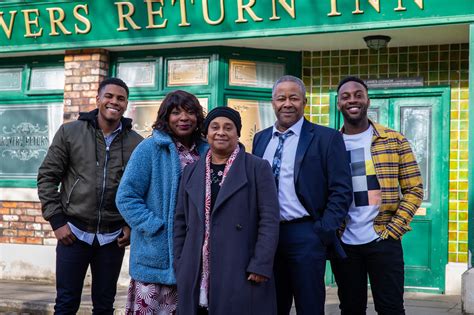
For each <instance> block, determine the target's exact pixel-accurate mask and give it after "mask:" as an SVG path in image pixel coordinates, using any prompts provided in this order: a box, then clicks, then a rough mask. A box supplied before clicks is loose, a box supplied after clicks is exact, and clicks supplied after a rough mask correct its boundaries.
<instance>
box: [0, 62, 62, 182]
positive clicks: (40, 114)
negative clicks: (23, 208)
mask: <svg viewBox="0 0 474 315" xmlns="http://www.w3.org/2000/svg"><path fill="white" fill-rule="evenodd" d="M63 59H64V57H63V56H49V57H28V58H21V59H19V58H5V59H1V60H0V71H1V70H5V69H11V68H18V69H21V86H20V89H19V90H16V91H0V157H1V160H2V163H1V165H0V187H25V188H28V187H31V188H34V187H36V177H37V170H38V167H39V165H40V164H41V162H42V160H43V158H44V156H45V154H46V151H47V149H48V147H49V143H50V142H51V140H52V137H53V135H54V132H53V130H56V128H57V127H58V126H59V124H60V123H62V104H63V91H62V90H61V91H60V90H48V91H32V90H31V89H30V80H31V79H30V74H31V69H32V68H40V67H45V68H46V67H51V66H54V67H57V66H58V65H59V66H62V64H63Z"/></svg>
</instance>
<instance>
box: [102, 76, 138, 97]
mask: <svg viewBox="0 0 474 315" xmlns="http://www.w3.org/2000/svg"><path fill="white" fill-rule="evenodd" d="M109 84H113V85H118V86H120V87H123V89H124V90H125V92H127V98H128V96H129V94H130V91H129V90H128V86H127V84H126V83H125V82H123V81H122V80H120V79H119V78H107V79H105V80H103V81H102V82H100V84H99V88H98V89H97V94H100V92H102V90H103V89H104V88H105V87H106V86H107V85H109Z"/></svg>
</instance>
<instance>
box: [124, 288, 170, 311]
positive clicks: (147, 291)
mask: <svg viewBox="0 0 474 315" xmlns="http://www.w3.org/2000/svg"><path fill="white" fill-rule="evenodd" d="M177 305H178V292H177V290H176V286H169V285H165V284H159V283H144V282H140V281H137V280H133V279H131V280H130V286H129V287H128V296H127V306H126V309H125V313H126V314H127V315H144V314H153V315H170V314H174V313H175V312H176V306H177Z"/></svg>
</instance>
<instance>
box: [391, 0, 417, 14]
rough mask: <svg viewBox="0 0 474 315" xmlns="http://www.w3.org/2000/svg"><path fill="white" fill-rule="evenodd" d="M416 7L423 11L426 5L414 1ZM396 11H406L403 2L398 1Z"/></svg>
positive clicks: (401, 0)
mask: <svg viewBox="0 0 474 315" xmlns="http://www.w3.org/2000/svg"><path fill="white" fill-rule="evenodd" d="M413 1H414V2H415V3H416V5H417V6H418V7H419V8H420V9H422V10H423V7H424V3H423V0H413ZM394 10H395V11H406V10H407V8H406V7H404V6H403V0H398V7H396V8H395V9H394Z"/></svg>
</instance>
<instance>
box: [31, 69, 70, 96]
mask: <svg viewBox="0 0 474 315" xmlns="http://www.w3.org/2000/svg"><path fill="white" fill-rule="evenodd" d="M64 81H65V77H64V67H54V68H36V69H32V70H31V82H30V90H32V91H47V90H64Z"/></svg>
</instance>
